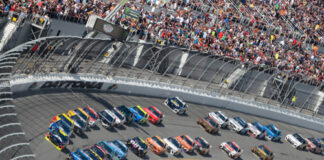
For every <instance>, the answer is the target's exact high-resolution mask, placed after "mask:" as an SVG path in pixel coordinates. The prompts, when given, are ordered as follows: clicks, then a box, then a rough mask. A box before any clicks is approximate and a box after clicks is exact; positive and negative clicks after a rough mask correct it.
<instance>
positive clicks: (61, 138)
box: [45, 129, 69, 151]
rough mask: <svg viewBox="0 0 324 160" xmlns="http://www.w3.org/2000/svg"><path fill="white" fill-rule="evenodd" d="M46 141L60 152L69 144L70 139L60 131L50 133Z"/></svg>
mask: <svg viewBox="0 0 324 160" xmlns="http://www.w3.org/2000/svg"><path fill="white" fill-rule="evenodd" d="M45 139H46V140H47V141H48V142H50V143H51V144H52V145H53V146H54V147H55V148H56V149H58V150H60V151H61V150H63V149H64V148H65V147H66V146H67V145H68V144H69V137H68V136H67V135H66V134H65V133H64V132H63V131H62V130H60V129H55V130H52V131H51V132H48V133H47V134H46V136H45Z"/></svg>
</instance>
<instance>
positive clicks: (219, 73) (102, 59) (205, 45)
mask: <svg viewBox="0 0 324 160" xmlns="http://www.w3.org/2000/svg"><path fill="white" fill-rule="evenodd" d="M28 2H29V3H28ZM31 2H33V1H31ZM87 2H88V3H78V2H77V1H47V3H46V2H42V3H41V2H39V3H36V2H33V3H30V1H26V2H25V3H23V2H19V1H1V2H0V56H2V58H1V68H0V69H1V81H2V83H1V84H2V87H1V106H0V109H1V111H0V118H3V117H5V116H12V119H11V118H10V119H9V120H8V119H6V120H8V122H7V121H2V120H1V124H0V133H1V136H2V135H6V134H11V133H15V134H16V133H19V134H17V137H19V138H16V136H15V137H12V139H7V141H8V142H7V141H6V143H3V142H1V144H12V145H6V146H1V148H0V155H6V157H7V156H8V157H11V158H13V157H18V155H22V156H23V155H27V156H28V155H31V154H32V152H31V150H30V149H29V148H28V147H27V146H28V143H27V142H26V140H24V136H23V134H20V131H21V128H20V127H19V125H17V124H18V123H19V122H18V121H17V119H16V118H15V116H16V115H15V111H14V106H13V105H12V102H11V100H12V97H11V89H10V84H9V80H10V76H19V75H44V74H52V73H73V74H93V73H95V74H99V75H104V76H106V77H127V78H131V79H143V80H148V81H155V82H160V83H166V84H176V85H180V86H184V87H191V88H195V89H202V90H207V91H211V92H217V93H220V94H222V95H224V96H226V95H231V96H236V97H241V98H244V99H250V100H254V101H257V102H262V103H266V104H271V105H274V106H276V107H279V108H287V109H290V110H293V111H296V112H299V113H303V114H307V115H311V116H314V117H319V118H323V116H324V63H323V62H324V54H323V52H324V49H323V48H324V39H323V36H324V24H323V22H324V19H323V18H324V17H323V15H324V14H323V12H324V11H323V5H324V3H322V1H321V0H311V1H307V2H305V1H300V0H291V1H283V0H278V1H277V0H276V1H275V0H269V1H262V2H261V1H251V0H222V1H216V0H199V1H193V0H190V1H189V0H163V1H162V0H156V1H146V0H135V1H130V2H127V3H126V1H125V3H126V4H125V5H124V6H121V5H120V4H118V3H119V1H116V0H111V1H103V0H102V1H96V2H94V1H91V0H89V1H87ZM154 2H155V3H154ZM45 7H46V9H45V10H44V9H43V8H45ZM114 8H120V9H119V10H117V11H116V10H114ZM126 8H129V9H131V10H132V11H134V13H139V15H136V16H135V17H133V16H134V15H133V16H130V15H126V14H125V13H124V12H125V10H126ZM115 11H116V12H115ZM312 11H314V12H312ZM112 12H114V14H112ZM90 15H97V16H99V17H102V18H106V20H108V22H110V23H112V24H116V25H119V26H121V27H122V28H123V29H125V30H129V31H130V32H129V34H128V37H127V39H126V40H125V41H117V40H115V39H113V38H112V37H109V36H107V35H105V34H103V33H98V34H92V33H94V32H90V31H89V29H87V28H85V24H86V22H87V20H88V19H89V16H90ZM107 15H108V16H110V17H109V19H107V17H106V16H107ZM137 16H138V17H137ZM303 19H306V20H303ZM81 36H83V38H81ZM17 46H18V47H17ZM13 125H14V126H13ZM7 126H13V127H12V128H13V130H14V131H11V130H5V129H3V128H4V127H7ZM1 136H0V137H1ZM17 145H19V146H20V145H21V147H22V149H20V150H19V152H18V153H12V152H14V150H10V147H15V146H17ZM7 146H8V147H7ZM25 147H26V148H25ZM13 155H15V156H13Z"/></svg>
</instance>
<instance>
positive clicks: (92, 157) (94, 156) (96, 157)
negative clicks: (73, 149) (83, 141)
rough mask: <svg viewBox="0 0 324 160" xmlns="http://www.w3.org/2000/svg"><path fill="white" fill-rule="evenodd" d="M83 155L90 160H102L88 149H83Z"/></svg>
mask: <svg viewBox="0 0 324 160" xmlns="http://www.w3.org/2000/svg"><path fill="white" fill-rule="evenodd" d="M83 153H85V154H86V155H87V156H88V157H90V158H91V159H92V160H102V159H101V158H100V157H99V155H98V154H97V153H96V152H94V151H93V150H91V149H89V148H86V149H84V150H83Z"/></svg>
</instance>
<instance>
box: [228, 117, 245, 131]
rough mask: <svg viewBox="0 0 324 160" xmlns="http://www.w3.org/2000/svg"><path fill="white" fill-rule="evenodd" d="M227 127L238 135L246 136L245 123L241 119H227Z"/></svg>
mask: <svg viewBox="0 0 324 160" xmlns="http://www.w3.org/2000/svg"><path fill="white" fill-rule="evenodd" d="M228 127H229V128H230V129H232V130H233V131H235V132H237V133H239V134H243V135H244V134H246V132H247V129H246V127H247V123H246V122H245V121H244V120H243V119H242V118H241V117H234V118H230V119H228Z"/></svg>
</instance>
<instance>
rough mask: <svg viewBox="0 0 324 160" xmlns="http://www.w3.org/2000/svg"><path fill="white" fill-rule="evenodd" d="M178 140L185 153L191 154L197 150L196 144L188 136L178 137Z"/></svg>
mask: <svg viewBox="0 0 324 160" xmlns="http://www.w3.org/2000/svg"><path fill="white" fill-rule="evenodd" d="M176 139H177V140H178V141H179V142H180V143H181V144H182V146H183V149H184V150H185V152H187V153H191V152H193V151H194V150H195V148H196V143H195V141H194V140H193V139H192V138H190V137H189V136H188V135H186V134H184V135H182V136H178V137H176Z"/></svg>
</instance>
